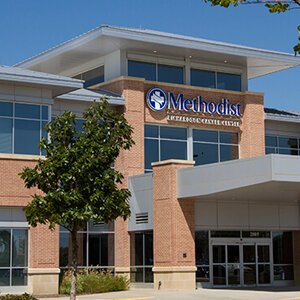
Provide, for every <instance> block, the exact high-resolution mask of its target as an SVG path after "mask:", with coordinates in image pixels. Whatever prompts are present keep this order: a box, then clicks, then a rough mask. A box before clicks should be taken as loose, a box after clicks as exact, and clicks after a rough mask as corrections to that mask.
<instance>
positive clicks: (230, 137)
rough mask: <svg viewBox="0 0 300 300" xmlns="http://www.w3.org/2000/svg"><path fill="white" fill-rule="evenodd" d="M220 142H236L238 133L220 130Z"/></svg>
mask: <svg viewBox="0 0 300 300" xmlns="http://www.w3.org/2000/svg"><path fill="white" fill-rule="evenodd" d="M220 143H224V144H235V145H236V144H238V134H237V133H234V132H220Z"/></svg>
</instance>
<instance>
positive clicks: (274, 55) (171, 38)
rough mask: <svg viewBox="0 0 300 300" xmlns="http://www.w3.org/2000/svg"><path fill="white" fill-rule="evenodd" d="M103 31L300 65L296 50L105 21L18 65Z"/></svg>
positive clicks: (26, 65)
mask: <svg viewBox="0 0 300 300" xmlns="http://www.w3.org/2000/svg"><path fill="white" fill-rule="evenodd" d="M101 35H103V36H111V37H117V38H124V39H131V40H136V41H142V42H152V43H157V44H164V45H169V46H174V47H183V48H190V49H195V50H204V51H210V52H217V53H226V54H231V55H237V56H246V57H251V58H258V59H268V60H275V61H282V62H285V63H290V64H295V66H296V65H300V57H296V56H295V55H293V54H288V53H282V52H277V51H270V50H264V49H258V48H253V47H246V46H241V45H236V44H230V43H224V42H217V41H211V40H206V39H201V38H194V37H190V36H183V35H178V34H171V33H165V32H160V31H154V30H145V29H144V30H143V29H130V28H123V27H115V26H107V25H103V26H100V27H97V28H95V29H92V30H90V31H88V32H86V33H84V34H82V35H79V36H77V37H75V38H73V39H71V40H69V41H66V42H64V43H62V44H59V45H57V46H55V47H53V48H50V49H49V50H47V51H45V52H42V53H40V54H38V55H36V56H33V57H31V58H28V59H26V60H24V61H22V62H20V63H17V64H16V65H15V66H19V67H23V68H29V67H31V66H33V65H35V64H38V63H40V62H41V61H44V60H45V59H49V58H51V57H54V56H55V55H58V54H60V53H62V52H65V51H66V50H68V49H71V48H74V47H76V46H77V45H80V44H83V43H85V42H88V41H90V40H93V39H95V38H97V37H99V36H101Z"/></svg>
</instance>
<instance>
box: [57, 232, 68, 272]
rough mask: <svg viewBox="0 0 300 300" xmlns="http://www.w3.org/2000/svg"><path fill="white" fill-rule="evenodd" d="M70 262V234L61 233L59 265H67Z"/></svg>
mask: <svg viewBox="0 0 300 300" xmlns="http://www.w3.org/2000/svg"><path fill="white" fill-rule="evenodd" d="M68 263H69V234H68V233H60V234H59V265H60V266H61V267H66V266H67V265H68Z"/></svg>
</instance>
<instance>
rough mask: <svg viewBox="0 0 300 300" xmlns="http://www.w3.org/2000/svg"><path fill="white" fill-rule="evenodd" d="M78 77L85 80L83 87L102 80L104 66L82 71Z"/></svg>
mask: <svg viewBox="0 0 300 300" xmlns="http://www.w3.org/2000/svg"><path fill="white" fill-rule="evenodd" d="M80 79H82V80H84V81H85V83H84V87H85V88H87V87H89V86H92V85H95V84H97V83H101V82H103V81H104V66H101V67H98V68H95V69H93V70H90V71H87V72H84V73H82V74H81V78H80Z"/></svg>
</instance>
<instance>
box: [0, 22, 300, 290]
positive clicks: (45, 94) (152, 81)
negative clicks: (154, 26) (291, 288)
mask: <svg viewBox="0 0 300 300" xmlns="http://www.w3.org/2000/svg"><path fill="white" fill-rule="evenodd" d="M299 64H300V59H299V58H298V57H294V56H293V55H289V54H284V53H278V52H272V51H266V50H261V49H255V48H248V47H244V46H239V45H232V44H226V43H219V42H214V41H208V40H203V39H198V38H192V37H188V36H179V35H174V34H167V33H162V32H156V31H151V30H139V29H128V28H119V27H111V26H101V27H99V28H96V29H94V30H92V31H90V32H87V33H86V34H83V35H81V36H79V37H76V38H74V39H72V40H70V41H67V42H65V43H63V44H61V45H58V46H57V47H55V48H52V49H50V50H48V51H46V52H43V53H41V54H39V55H37V56H35V57H32V58H30V59H28V60H25V61H24V62H21V63H19V64H17V65H16V66H15V67H1V68H0V100H1V101H0V124H1V125H2V126H0V153H1V154H0V165H1V167H2V168H1V170H2V172H1V175H0V181H1V187H2V188H1V190H0V193H1V194H0V199H1V200H0V286H1V287H0V289H1V291H11V292H12V291H28V292H33V293H35V294H54V293H57V291H58V285H59V274H61V273H62V272H63V271H64V270H66V269H67V268H68V265H69V261H70V241H69V234H68V232H67V231H66V230H64V228H62V227H61V228H59V227H57V228H56V230H55V231H54V232H50V231H49V230H48V229H47V227H45V226H38V227H37V228H34V229H33V228H30V227H29V226H28V224H27V223H26V219H25V216H24V213H23V212H22V207H24V206H25V205H26V203H27V202H28V201H30V194H31V193H32V191H28V190H26V189H25V188H24V187H23V183H22V181H21V179H20V178H19V177H18V175H17V174H18V173H19V172H20V171H21V170H22V168H23V167H24V166H33V165H34V163H35V160H36V159H37V158H38V157H39V156H40V155H42V154H43V153H39V151H38V148H37V142H38V141H39V139H40V137H41V135H42V134H44V133H43V132H42V130H41V129H42V128H43V126H44V124H45V123H46V122H47V121H49V120H50V119H51V117H52V116H55V115H57V114H60V113H61V112H62V111H64V110H71V111H73V112H75V113H76V114H77V115H78V116H79V117H82V112H83V111H84V110H85V109H86V108H87V107H88V106H89V105H90V103H91V101H93V100H99V99H100V98H101V97H102V96H103V95H104V94H105V95H106V96H107V97H108V101H109V103H110V105H111V108H112V109H115V110H117V111H118V112H120V113H124V114H125V116H126V118H127V120H128V122H129V123H130V124H131V125H132V126H133V128H134V134H133V138H134V141H135V145H134V146H133V147H132V149H131V150H130V151H125V152H122V153H121V155H120V157H119V158H118V159H117V161H116V163H115V168H117V169H118V170H120V171H122V172H123V174H124V175H125V180H124V182H123V184H124V186H127V187H128V188H129V189H130V191H131V193H132V196H131V199H130V205H131V217H130V219H129V220H127V221H126V222H124V221H123V220H117V221H115V222H114V224H101V223H95V222H93V220H91V221H90V222H88V224H87V226H86V227H85V228H83V229H82V231H81V232H80V233H79V240H80V249H79V257H78V259H79V262H80V263H79V265H80V267H82V268H84V267H87V266H89V267H93V268H100V269H110V270H112V271H113V272H115V273H116V274H124V275H126V276H128V277H130V279H131V282H132V284H140V285H141V284H144V285H150V286H153V287H154V288H156V289H170V288H177V289H178V288H181V289H187V288H195V287H196V286H198V287H200V286H202V287H213V286H215V287H217V286H223V287H232V286H246V287H254V286H283V285H299V284H300V252H299V248H300V246H299V243H300V216H299V194H300V188H299V182H300V171H299V170H300V159H299V157H298V156H299V154H300V152H299V151H300V133H299V132H300V130H299V129H300V125H299V124H300V113H297V112H290V111H281V110H277V109H268V108H264V100H263V98H264V95H263V94H262V93H257V92H252V91H248V80H250V79H252V78H256V77H259V76H264V75H267V74H269V73H272V72H277V71H281V70H284V69H287V68H291V67H295V66H298V65H299ZM81 122H82V120H80V121H79V122H78V126H80V125H81Z"/></svg>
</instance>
